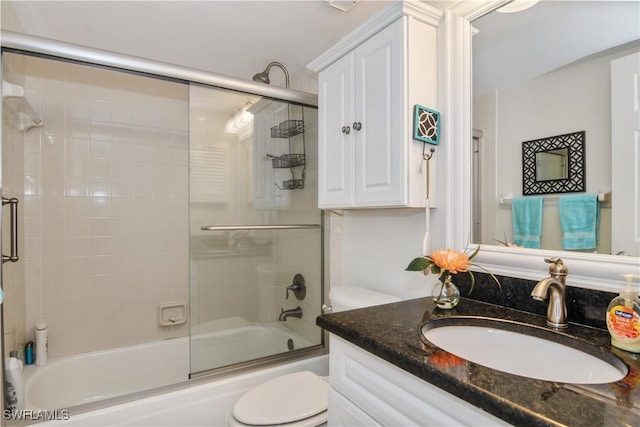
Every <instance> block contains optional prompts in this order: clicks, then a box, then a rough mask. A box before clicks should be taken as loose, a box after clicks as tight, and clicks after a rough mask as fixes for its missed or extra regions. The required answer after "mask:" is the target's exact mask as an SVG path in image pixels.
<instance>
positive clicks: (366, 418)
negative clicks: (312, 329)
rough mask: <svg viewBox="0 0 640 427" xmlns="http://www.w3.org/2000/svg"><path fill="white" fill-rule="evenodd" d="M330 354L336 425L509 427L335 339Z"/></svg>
mask: <svg viewBox="0 0 640 427" xmlns="http://www.w3.org/2000/svg"><path fill="white" fill-rule="evenodd" d="M330 349H331V351H330V352H329V358H330V359H329V382H330V387H329V421H328V424H329V425H330V426H349V425H351V426H356V425H368V426H371V425H380V426H387V425H393V426H418V425H422V426H429V425H437V426H465V425H466V426H472V425H483V426H508V425H509V424H507V423H506V422H504V421H503V420H500V419H499V418H496V417H494V416H493V415H491V414H488V413H487V412H484V411H483V410H481V409H479V408H477V407H475V406H473V405H471V404H468V403H466V402H465V401H463V400H461V399H459V398H457V397H455V396H453V395H451V394H449V393H447V392H445V391H444V390H442V389H440V388H438V387H435V386H433V385H431V384H429V383H428V382H426V381H423V380H421V379H419V378H417V377H415V376H413V375H411V374H410V373H408V372H406V371H404V370H402V369H400V368H398V367H396V366H394V365H392V364H391V363H389V362H387V361H385V360H383V359H381V358H379V357H377V356H374V355H373V354H371V353H369V352H367V351H365V350H363V349H361V348H359V347H357V346H355V345H353V344H351V343H349V342H347V341H345V340H343V339H342V338H339V337H337V336H335V335H333V334H331V335H330Z"/></svg>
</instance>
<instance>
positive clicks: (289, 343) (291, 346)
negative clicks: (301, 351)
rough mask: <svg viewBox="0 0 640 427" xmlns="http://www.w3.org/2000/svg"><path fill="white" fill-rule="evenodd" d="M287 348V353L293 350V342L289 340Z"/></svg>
mask: <svg viewBox="0 0 640 427" xmlns="http://www.w3.org/2000/svg"><path fill="white" fill-rule="evenodd" d="M287 348H288V349H289V351H291V350H293V349H294V348H295V346H294V345H293V340H292V339H291V338H289V339H288V340H287Z"/></svg>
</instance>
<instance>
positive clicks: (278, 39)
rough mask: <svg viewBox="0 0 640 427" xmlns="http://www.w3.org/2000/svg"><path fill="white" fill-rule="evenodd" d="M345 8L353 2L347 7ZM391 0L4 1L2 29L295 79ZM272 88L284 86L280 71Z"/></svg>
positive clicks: (227, 71)
mask: <svg viewBox="0 0 640 427" xmlns="http://www.w3.org/2000/svg"><path fill="white" fill-rule="evenodd" d="M342 3H346V2H342ZM388 3H389V0H384V1H370V0H367V1H364V2H360V3H358V4H357V5H356V7H355V8H353V9H352V10H351V11H349V12H343V11H340V10H338V9H336V8H333V7H330V6H329V5H328V4H327V2H325V1H321V0H304V1H240V0H237V1H90V0H86V1H23V0H20V1H7V0H3V1H2V9H3V10H2V13H3V18H2V22H3V29H8V30H13V31H19V32H24V33H28V34H34V35H38V36H42V37H49V38H54V39H58V40H62V41H66V42H71V43H76V44H80V45H85V46H90V47H96V48H100V49H106V50H111V51H116V52H120V53H125V54H129V55H135V56H139V57H143V58H149V59H154V60H159V61H164V62H169V63H173V64H178V65H183V66H187V67H193V68H197V69H201V70H206V71H212V72H215V73H218V74H224V75H228V76H233V77H238V78H244V79H248V80H250V79H251V77H252V76H253V75H254V74H255V73H257V72H259V71H262V70H264V69H265V67H266V66H267V64H269V63H270V62H272V61H278V62H281V63H282V64H284V65H285V67H286V68H287V69H288V71H289V73H290V74H291V76H292V87H294V88H296V89H303V88H300V87H296V86H295V84H294V82H295V80H296V77H298V78H300V77H301V76H304V73H305V67H306V65H307V64H308V63H309V62H311V61H312V60H313V59H315V58H316V57H317V56H319V55H320V54H321V53H322V52H324V51H325V50H326V49H328V48H329V47H331V46H332V45H333V44H335V43H336V42H337V41H339V40H340V38H341V37H343V36H345V35H346V34H348V33H349V32H351V31H352V30H353V29H355V28H356V27H357V26H358V25H360V24H361V23H363V22H364V21H366V20H367V19H368V18H369V17H371V16H372V15H373V14H375V13H376V12H378V11H379V10H381V9H382V8H384V7H385V6H386V5H387V4H388ZM270 77H271V84H275V85H281V86H284V77H283V73H282V72H281V71H280V70H278V69H277V68H276V69H273V70H272V71H271V74H270Z"/></svg>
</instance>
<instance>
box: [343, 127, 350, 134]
mask: <svg viewBox="0 0 640 427" xmlns="http://www.w3.org/2000/svg"><path fill="white" fill-rule="evenodd" d="M349 132H351V128H350V127H349V126H342V133H344V134H346V135H349Z"/></svg>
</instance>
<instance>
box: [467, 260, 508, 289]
mask: <svg viewBox="0 0 640 427" xmlns="http://www.w3.org/2000/svg"><path fill="white" fill-rule="evenodd" d="M472 265H473V266H474V267H476V268H479V269H481V270H482V271H484V272H485V273H487V274H488V275H489V276H491V278H492V279H493V281H494V282H496V285H498V287H499V288H500V291H502V285H501V284H500V281H499V280H498V278H497V277H496V276H494V275H493V273H492V272H490V271H489V270H487V269H486V268H484V267H482V266H480V265H476V264H472Z"/></svg>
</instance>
